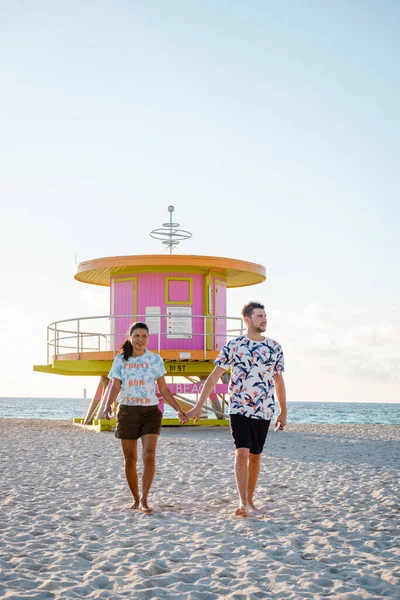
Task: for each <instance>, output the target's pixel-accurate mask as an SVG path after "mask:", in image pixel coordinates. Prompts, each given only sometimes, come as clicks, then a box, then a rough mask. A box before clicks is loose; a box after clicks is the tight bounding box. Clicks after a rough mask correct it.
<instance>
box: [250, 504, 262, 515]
mask: <svg viewBox="0 0 400 600" xmlns="http://www.w3.org/2000/svg"><path fill="white" fill-rule="evenodd" d="M247 506H248V507H249V509H250V510H251V511H252V512H257V513H259V512H261V508H258V506H256V505H255V504H253V502H248V504H247Z"/></svg>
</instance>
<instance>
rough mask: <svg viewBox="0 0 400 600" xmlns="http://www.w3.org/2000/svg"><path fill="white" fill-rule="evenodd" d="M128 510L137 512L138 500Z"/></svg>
mask: <svg viewBox="0 0 400 600" xmlns="http://www.w3.org/2000/svg"><path fill="white" fill-rule="evenodd" d="M129 508H131V509H133V510H137V509H138V508H139V500H135V501H134V503H133V504H132V506H130V507H129Z"/></svg>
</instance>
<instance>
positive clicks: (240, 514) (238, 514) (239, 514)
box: [235, 504, 249, 517]
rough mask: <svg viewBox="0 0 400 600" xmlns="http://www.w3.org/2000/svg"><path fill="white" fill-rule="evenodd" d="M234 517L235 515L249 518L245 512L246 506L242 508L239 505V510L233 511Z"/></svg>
mask: <svg viewBox="0 0 400 600" xmlns="http://www.w3.org/2000/svg"><path fill="white" fill-rule="evenodd" d="M235 515H236V516H237V517H248V516H249V514H248V512H247V508H246V506H243V504H241V505H240V506H239V508H237V509H236V510H235Z"/></svg>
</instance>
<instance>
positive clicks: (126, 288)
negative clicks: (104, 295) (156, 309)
mask: <svg viewBox="0 0 400 600" xmlns="http://www.w3.org/2000/svg"><path fill="white" fill-rule="evenodd" d="M133 285H134V283H133V281H118V279H115V280H114V310H111V314H114V315H128V316H127V317H126V318H121V319H115V346H114V348H119V347H120V345H121V344H122V342H123V341H125V340H126V335H127V332H128V329H129V326H130V325H131V323H132V321H133V317H134V315H133V298H134V295H133V290H134V288H133ZM111 308H112V307H111Z"/></svg>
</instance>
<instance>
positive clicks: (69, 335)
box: [47, 314, 243, 364]
mask: <svg viewBox="0 0 400 600" xmlns="http://www.w3.org/2000/svg"><path fill="white" fill-rule="evenodd" d="M146 316H147V318H148V317H149V315H135V317H134V318H135V320H138V321H140V320H143V321H144V322H146ZM169 316H171V315H170V314H154V315H151V317H152V318H153V317H157V319H158V318H160V328H159V331H158V332H157V333H154V334H152V333H151V329H150V335H154V336H157V352H160V350H163V349H165V348H164V347H162V345H161V341H162V340H165V339H167V340H168V339H170V338H169V335H170V334H169V332H168V331H167V330H166V328H165V330H162V327H161V324H162V323H163V322H164V323H166V319H167V317H169ZM163 317H164V318H165V319H163ZM179 318H180V319H201V320H202V321H203V326H202V328H201V329H202V332H201V333H195V332H194V331H193V330H194V327H193V328H191V330H192V333H191V334H190V335H182V338H179V337H176V336H174V339H182V341H187V340H188V339H193V338H194V337H202V338H203V343H202V349H203V352H204V358H206V352H207V346H210V347H211V348H212V349H214V348H215V341H216V339H218V340H219V341H223V343H225V340H226V339H231V338H234V337H237V336H239V335H242V334H243V321H242V319H241V318H239V317H227V316H214V315H190V316H181V315H179ZM118 319H129V320H130V321H131V322H132V320H133V317H132V315H102V316H96V317H77V318H74V319H63V320H62V321H56V322H54V323H51V324H50V325H49V326H48V327H47V364H49V363H50V360H51V357H52V356H59V355H62V354H67V353H71V352H75V353H76V354H77V358H79V355H80V354H81V353H82V352H90V351H91V352H102V351H107V350H115V349H117V348H116V346H118V347H119V344H120V343H121V341H122V337H124V336H125V335H127V333H128V332H127V331H126V332H123V331H117V329H118V328H117V327H116V322H117V321H118ZM218 319H219V320H225V321H226V325H227V326H226V333H225V332H224V333H216V332H215V331H214V329H215V327H213V324H214V325H215V324H216V321H217V320H218ZM210 321H211V324H212V325H211V328H210V329H211V331H207V324H208V323H209V322H210ZM228 326H229V328H228ZM119 329H122V327H120V328H119ZM117 337H118V338H119V339H120V340H121V341H118V342H117V340H116V338H117ZM182 351H184V350H182ZM187 352H190V349H188V350H187Z"/></svg>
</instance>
